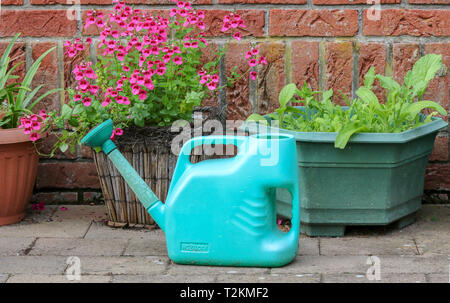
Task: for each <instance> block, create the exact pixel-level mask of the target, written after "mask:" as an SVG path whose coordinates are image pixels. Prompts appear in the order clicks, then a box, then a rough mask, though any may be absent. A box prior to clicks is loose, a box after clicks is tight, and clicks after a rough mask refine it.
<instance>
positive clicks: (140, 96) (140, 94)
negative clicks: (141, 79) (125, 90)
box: [139, 89, 147, 101]
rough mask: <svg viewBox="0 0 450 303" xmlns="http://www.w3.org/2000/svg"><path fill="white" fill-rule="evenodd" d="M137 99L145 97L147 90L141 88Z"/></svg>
mask: <svg viewBox="0 0 450 303" xmlns="http://www.w3.org/2000/svg"><path fill="white" fill-rule="evenodd" d="M139 99H141V100H142V101H144V100H145V99H147V92H146V91H145V90H143V89H142V90H140V91H139Z"/></svg>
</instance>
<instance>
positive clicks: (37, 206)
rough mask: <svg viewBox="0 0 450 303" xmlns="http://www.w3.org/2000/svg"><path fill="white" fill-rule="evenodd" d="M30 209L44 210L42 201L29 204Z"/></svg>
mask: <svg viewBox="0 0 450 303" xmlns="http://www.w3.org/2000/svg"><path fill="white" fill-rule="evenodd" d="M31 209H32V210H45V203H44V202H40V203H33V204H31Z"/></svg>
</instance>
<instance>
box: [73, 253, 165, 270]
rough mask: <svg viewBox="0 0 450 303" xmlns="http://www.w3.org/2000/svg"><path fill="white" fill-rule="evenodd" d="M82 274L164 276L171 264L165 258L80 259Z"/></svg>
mask: <svg viewBox="0 0 450 303" xmlns="http://www.w3.org/2000/svg"><path fill="white" fill-rule="evenodd" d="M80 262H81V274H83V275H84V274H88V275H109V274H112V275H127V274H128V275H146V274H162V273H163V272H164V271H165V270H166V268H167V264H168V262H169V259H168V258H165V257H155V256H151V257H80Z"/></svg>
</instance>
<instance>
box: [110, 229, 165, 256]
mask: <svg viewBox="0 0 450 303" xmlns="http://www.w3.org/2000/svg"><path fill="white" fill-rule="evenodd" d="M114 241H115V240H114ZM124 255H125V256H167V245H166V238H165V236H164V234H163V233H162V232H161V233H160V232H157V233H155V232H152V233H147V234H146V235H145V236H139V237H136V238H132V239H130V240H129V242H128V246H127V248H126V250H125V253H124Z"/></svg>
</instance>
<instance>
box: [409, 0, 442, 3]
mask: <svg viewBox="0 0 450 303" xmlns="http://www.w3.org/2000/svg"><path fill="white" fill-rule="evenodd" d="M408 3H410V4H450V2H449V1H448V0H408Z"/></svg>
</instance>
